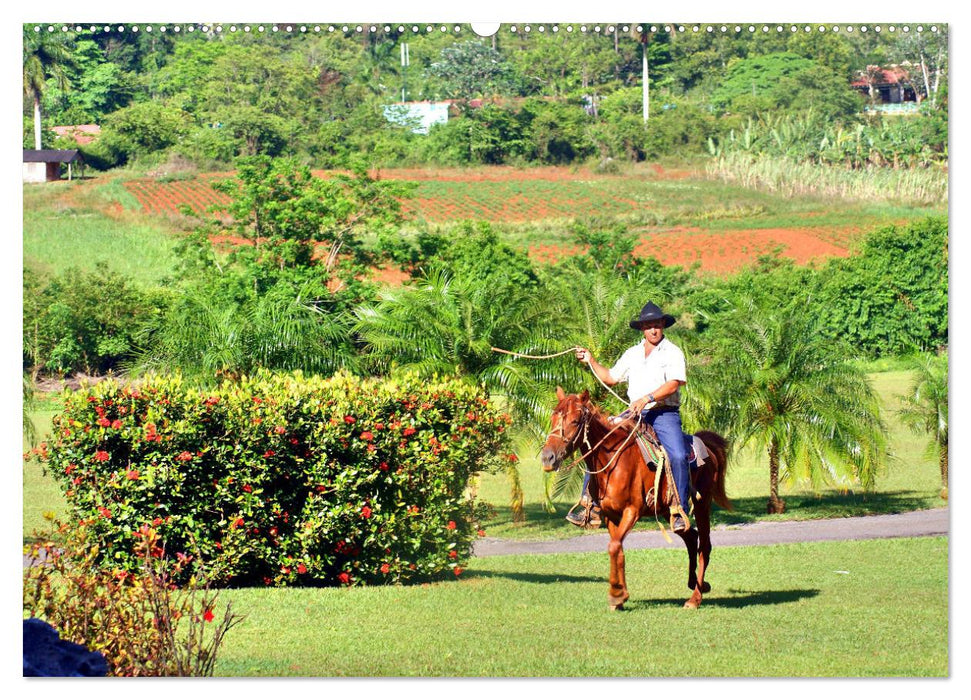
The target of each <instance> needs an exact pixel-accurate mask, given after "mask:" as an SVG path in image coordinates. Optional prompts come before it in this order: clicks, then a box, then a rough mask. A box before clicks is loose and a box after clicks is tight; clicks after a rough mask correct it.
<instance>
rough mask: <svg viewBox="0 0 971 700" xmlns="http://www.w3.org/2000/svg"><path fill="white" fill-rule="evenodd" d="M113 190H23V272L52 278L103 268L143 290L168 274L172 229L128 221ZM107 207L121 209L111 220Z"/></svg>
mask: <svg viewBox="0 0 971 700" xmlns="http://www.w3.org/2000/svg"><path fill="white" fill-rule="evenodd" d="M119 188H120V185H119V184H118V183H117V182H114V181H111V180H108V181H105V182H100V181H98V180H85V181H77V182H59V183H47V184H45V185H44V186H38V185H24V240H23V247H24V267H25V268H30V269H32V270H34V271H35V272H39V273H42V274H58V273H61V272H64V270H66V269H67V268H69V267H77V268H79V269H82V270H91V269H93V268H94V267H95V265H97V264H98V263H100V262H104V263H106V264H107V265H108V266H109V268H110V269H112V270H114V271H115V272H118V273H121V274H124V275H126V276H127V277H129V278H132V279H133V280H135V281H136V282H138V283H141V284H144V285H150V284H156V283H158V282H159V280H161V279H162V278H163V277H165V276H166V275H169V274H171V272H172V271H173V270H174V266H175V255H174V254H173V252H172V246H173V243H174V238H173V235H172V234H173V233H174V229H173V228H172V226H171V225H170V224H167V222H164V221H160V220H151V219H149V218H147V217H141V216H133V215H132V214H131V213H130V212H129V211H127V209H126V207H125V201H124V200H123V198H122V197H121V195H120V194H119ZM121 191H122V192H124V191H123V189H122V190H121ZM125 194H127V193H125ZM112 202H118V203H119V206H120V208H121V211H120V212H119V213H117V214H116V215H111V214H109V213H108V211H107V210H106V207H107V206H108V205H109V204H111V203H112ZM136 204H137V203H136ZM129 205H130V203H129Z"/></svg>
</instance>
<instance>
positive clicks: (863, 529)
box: [474, 508, 950, 557]
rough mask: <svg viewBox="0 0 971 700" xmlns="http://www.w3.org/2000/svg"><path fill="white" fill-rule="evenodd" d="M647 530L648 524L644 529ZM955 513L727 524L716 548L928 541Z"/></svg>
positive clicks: (583, 542) (600, 545)
mask: <svg viewBox="0 0 971 700" xmlns="http://www.w3.org/2000/svg"><path fill="white" fill-rule="evenodd" d="M641 527H644V526H641ZM949 531H950V513H949V511H948V509H947V508H934V509H931V510H918V511H914V512H911V513H896V514H893V515H869V516H865V517H858V518H835V519H830V520H801V521H788V522H758V523H752V524H751V525H722V526H720V527H717V528H715V529H714V530H712V532H711V543H712V546H713V547H716V548H717V547H747V546H752V545H766V544H786V543H790V542H824V541H829V540H866V539H882V538H888V537H927V536H932V535H947V534H948V532H949ZM671 539H672V542H671V543H670V544H669V543H668V542H667V541H665V539H664V536H663V535H661V533H660V531H659V530H658V529H657V528H656V527H654V528H647V529H640V530H636V531H634V532H632V533H631V534H630V535H628V536H627V539H626V540H624V549H626V550H632V549H659V548H662V547H669V548H670V547H673V548H677V549H682V548H684V543H683V542H682V541H681V539H680V538H679V537H672V538H671ZM608 541H609V537H608V535H607V533H606V531H605V530H602V531H600V532H597V533H591V534H586V535H580V536H579V537H573V538H570V539H568V540H543V541H536V540H533V541H524V540H519V541H517V540H507V539H499V538H495V537H484V538H482V539H481V540H479V541H478V542H476V543H475V551H474V554H475V556H477V557H490V556H497V555H502V554H562V553H568V552H606V551H607V542H608Z"/></svg>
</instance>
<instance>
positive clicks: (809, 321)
mask: <svg viewBox="0 0 971 700" xmlns="http://www.w3.org/2000/svg"><path fill="white" fill-rule="evenodd" d="M803 302H804V300H803ZM804 308H805V304H804V303H801V304H800V303H793V304H791V305H790V306H789V307H788V308H783V309H775V310H770V309H769V308H768V305H764V306H762V307H759V306H758V305H756V304H755V303H752V302H747V303H745V304H744V305H743V306H742V308H741V309H740V310H739V311H737V312H736V313H734V314H732V315H731V316H730V317H729V318H728V319H727V320H726V321H725V324H724V329H723V336H722V338H720V340H719V342H718V344H717V346H715V347H714V348H712V350H711V352H710V354H709V355H708V357H707V358H704V359H703V360H702V362H701V363H700V366H697V367H696V368H695V371H694V376H695V378H696V379H695V380H694V382H693V384H694V385H695V386H696V387H697V389H696V391H695V393H692V402H693V403H695V404H696V405H699V406H700V409H699V410H698V414H700V416H699V417H700V419H701V421H702V422H707V421H711V423H708V424H714V425H716V426H717V427H718V428H719V429H721V430H722V431H723V432H724V433H726V434H727V435H729V436H730V437H731V439H732V441H733V443H734V445H735V446H736V447H738V448H741V447H743V446H745V445H747V444H749V443H753V444H755V445H757V446H758V447H759V448H761V449H764V450H765V451H766V454H767V456H768V460H769V501H768V512H769V513H782V512H784V511H785V502H784V501H783V500H782V499H780V498H779V480H780V478H781V479H788V480H808V481H809V482H810V483H811V484H812V485H813V487H818V486H820V485H821V484H822V483H823V482H825V481H828V482H831V483H837V484H839V485H842V486H844V487H846V486H849V485H850V484H852V483H854V482H856V483H859V484H861V485H862V486H863V487H864V488H866V489H869V488H871V487H872V486H873V483H874V479H875V477H876V474H877V471H878V469H879V468H880V466H881V465H882V462H883V457H884V455H885V452H886V449H885V437H884V427H883V424H882V422H881V420H880V414H879V404H878V401H877V397H876V394H875V393H874V391H873V389H872V387H871V386H870V384H869V381H868V380H867V377H866V375H865V374H864V373H863V372H862V371H860V370H859V369H857V368H855V367H854V366H853V365H851V364H850V363H849V362H848V361H847V359H848V358H849V356H850V355H849V352H848V351H847V350H846V349H844V348H841V347H840V346H839V344H838V343H835V342H834V341H832V340H829V339H826V338H824V337H823V336H822V335H821V334H820V333H819V332H818V322H817V319H816V318H815V317H811V316H809V314H808V313H807V312H805V311H803V310H802V309H804Z"/></svg>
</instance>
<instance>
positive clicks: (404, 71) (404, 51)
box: [401, 43, 411, 102]
mask: <svg viewBox="0 0 971 700" xmlns="http://www.w3.org/2000/svg"><path fill="white" fill-rule="evenodd" d="M409 63H411V61H410V60H409V56H408V44H407V43H402V44H401V101H402V102H405V101H406V100H407V84H408V79H407V75H408V65H409Z"/></svg>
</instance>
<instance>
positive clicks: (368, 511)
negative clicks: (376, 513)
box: [361, 506, 371, 518]
mask: <svg viewBox="0 0 971 700" xmlns="http://www.w3.org/2000/svg"><path fill="white" fill-rule="evenodd" d="M361 517H362V518H370V517H371V509H370V508H368V507H367V506H364V507H363V508H361Z"/></svg>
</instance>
